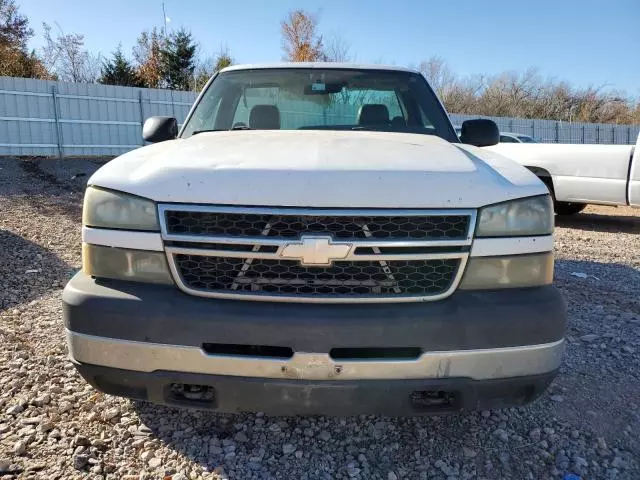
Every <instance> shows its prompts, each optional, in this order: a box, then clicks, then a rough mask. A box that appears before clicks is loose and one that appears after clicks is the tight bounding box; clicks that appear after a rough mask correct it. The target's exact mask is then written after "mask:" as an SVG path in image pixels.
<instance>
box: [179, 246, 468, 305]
mask: <svg viewBox="0 0 640 480" xmlns="http://www.w3.org/2000/svg"><path fill="white" fill-rule="evenodd" d="M175 262H176V266H177V270H178V272H179V274H180V276H181V278H182V281H183V282H184V284H185V285H186V286H187V287H188V288H190V289H194V290H199V291H207V292H220V293H237V294H267V295H286V296H298V295H304V296H311V297H313V296H324V295H328V296H334V297H335V296H342V297H358V296H359V297H362V296H397V295H410V296H429V295H437V294H441V293H444V292H446V291H447V290H448V289H449V288H450V286H451V284H452V283H453V280H454V278H455V275H456V272H457V270H458V268H459V265H460V259H429V260H393V261H382V262H381V261H358V262H351V261H341V262H335V263H334V264H333V265H331V266H328V267H316V266H314V267H306V266H304V265H301V264H300V263H299V262H297V261H295V260H271V259H268V260H267V259H257V258H253V259H242V258H227V257H212V256H204V255H182V254H178V255H176V256H175Z"/></svg>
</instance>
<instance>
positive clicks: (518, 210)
mask: <svg viewBox="0 0 640 480" xmlns="http://www.w3.org/2000/svg"><path fill="white" fill-rule="evenodd" d="M551 233H553V202H552V201H551V197H550V196H549V195H541V196H539V197H531V198H524V199H521V200H512V201H510V202H504V203H499V204H497V205H491V206H488V207H485V208H482V209H480V215H479V218H478V229H477V232H476V237H510V236H526V235H549V234H551Z"/></svg>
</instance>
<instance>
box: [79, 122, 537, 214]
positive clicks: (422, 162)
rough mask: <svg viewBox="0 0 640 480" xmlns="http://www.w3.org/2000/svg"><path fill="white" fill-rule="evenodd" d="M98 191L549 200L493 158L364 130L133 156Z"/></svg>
mask: <svg viewBox="0 0 640 480" xmlns="http://www.w3.org/2000/svg"><path fill="white" fill-rule="evenodd" d="M89 184H90V185H96V186H100V187H103V188H109V189H114V190H119V191H123V192H128V193H132V194H135V195H139V196H141V197H146V198H149V199H152V200H155V201H157V202H179V203H203V204H226V205H255V206H258V205H259V206H300V207H353V208H357V207H362V208H477V207H480V206H483V205H488V204H492V203H497V202H502V201H505V200H509V199H513V198H519V197H526V196H531V195H539V194H543V193H546V188H545V187H544V185H543V184H542V183H541V182H540V181H539V180H538V179H537V178H536V177H535V175H533V174H531V173H530V172H528V171H527V170H526V169H525V168H523V167H521V166H520V165H518V164H517V163H515V162H513V161H511V160H508V159H506V158H505V157H502V156H500V155H499V154H497V153H494V152H490V151H487V150H481V149H478V148H475V147H470V146H467V145H460V144H450V143H448V142H447V141H445V140H443V139H441V138H439V137H436V136H431V135H418V134H403V133H383V132H355V131H348V132H336V131H331V132H327V131H299V130H298V131H232V132H210V133H200V134H198V135H194V136H192V137H190V138H187V139H177V140H172V141H168V142H163V143H158V144H155V145H151V146H148V147H143V148H140V149H137V150H133V151H131V152H129V153H126V154H124V155H122V156H120V157H118V158H116V159H114V160H112V161H111V162H109V163H108V164H106V165H105V166H103V167H102V168H101V169H100V170H98V171H97V172H96V173H95V174H94V175H93V176H92V177H91V178H90V179H89Z"/></svg>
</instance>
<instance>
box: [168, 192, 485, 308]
mask: <svg viewBox="0 0 640 480" xmlns="http://www.w3.org/2000/svg"><path fill="white" fill-rule="evenodd" d="M158 208H159V219H160V225H161V231H162V237H163V240H164V245H165V251H166V254H167V259H168V263H169V266H170V269H171V272H172V275H173V277H174V280H175V281H176V284H177V286H178V287H179V288H180V289H181V290H183V291H184V292H186V293H189V294H191V295H197V296H203V297H214V298H226V299H242V300H253V301H281V302H310V303H382V302H388V303H390V302H420V301H433V300H439V299H442V298H445V297H447V296H449V295H451V294H452V293H453V292H454V291H455V289H456V288H457V286H458V284H459V282H460V279H461V278H462V274H463V273H464V268H465V265H466V262H467V258H468V255H469V250H470V246H471V242H472V239H473V232H474V230H475V223H476V211H475V210H472V209H464V210H463V209H456V210H410V209H403V210H397V209H384V210H371V209H309V208H295V207H292V208H265V207H234V206H209V205H191V204H161V205H159V207H158ZM173 212H196V213H206V214H207V218H208V219H209V221H210V220H211V219H212V217H211V216H212V215H215V214H220V215H223V216H225V218H227V219H228V218H229V216H233V215H241V216H242V219H243V221H246V220H247V219H248V220H251V218H252V216H253V215H255V216H260V220H261V219H262V218H265V216H273V217H274V218H277V219H278V221H280V222H281V223H282V219H285V220H288V218H295V222H298V224H299V223H300V221H302V222H305V218H309V221H308V223H307V225H318V223H314V222H316V220H317V219H318V218H332V217H333V218H336V219H337V220H336V221H335V222H333V223H332V224H334V225H341V227H340V228H341V229H342V228H343V227H342V226H343V225H345V221H344V219H345V218H351V219H354V218H355V219H368V220H371V219H373V220H374V221H375V220H376V219H382V218H383V219H384V221H385V223H386V225H389V224H390V223H389V219H391V224H393V222H394V220H393V219H394V218H400V219H401V221H402V222H403V224H406V223H407V222H406V221H405V219H409V222H408V223H410V224H411V225H420V224H421V222H420V221H419V220H418V219H419V218H420V217H423V218H424V220H425V222H426V223H425V225H440V226H443V227H444V228H446V223H447V222H446V220H447V219H450V220H451V221H453V222H456V226H455V228H454V229H453V230H456V232H458V233H459V232H460V231H461V230H460V225H461V223H460V222H461V218H463V219H464V220H465V223H466V232H463V233H464V235H463V236H461V235H456V236H455V237H454V238H447V237H446V236H442V235H438V236H433V235H430V236H429V235H426V234H425V236H424V237H422V238H419V237H417V236H415V235H413V234H412V235H413V236H411V237H409V238H394V237H393V235H385V237H384V238H380V237H378V238H376V237H374V236H373V235H372V232H371V230H369V228H368V226H367V224H364V223H363V224H362V225H361V227H362V232H363V234H362V236H361V237H358V236H356V235H354V236H353V238H349V237H343V236H338V237H336V235H335V233H336V232H335V231H333V232H332V231H327V232H325V231H322V230H320V231H318V232H317V234H316V232H315V231H311V232H309V230H308V229H305V230H303V231H301V232H300V233H299V234H298V235H297V236H295V237H294V236H293V235H292V234H291V232H289V231H287V234H288V235H286V236H269V231H270V229H269V222H267V224H266V225H265V226H264V227H265V228H263V230H262V231H261V232H260V235H228V234H225V235H208V234H202V233H200V232H198V233H196V234H193V233H185V232H181V233H175V232H174V231H175V229H173V228H168V223H169V222H168V221H167V219H168V218H171V216H172V215H173V216H174V218H175V215H174V214H173ZM183 218H184V216H183ZM195 218H197V216H195ZM295 222H293V223H295ZM171 230H174V231H171ZM343 230H344V231H355V230H354V229H353V228H352V226H349V227H347V228H346V229H343ZM383 230H384V229H382V228H378V231H383ZM225 233H229V232H225ZM233 233H243V232H233ZM252 233H255V232H252ZM413 237H415V238H413ZM307 241H310V243H311V245H317V244H319V243H321V244H322V245H324V246H325V247H326V246H327V245H329V246H330V247H329V250H328V251H329V252H332V251H333V250H332V249H333V248H335V247H334V246H338V245H340V246H344V245H345V244H346V245H348V246H349V247H348V248H341V249H338V248H336V249H335V250H336V251H338V253H337V255H338V256H337V257H336V258H331V253H329V254H328V255H327V256H326V258H325V259H324V260H326V262H325V261H324V260H320V262H322V263H317V262H318V261H319V260H318V259H317V258H316V257H317V256H312V261H313V263H304V262H305V261H306V259H305V258H303V257H300V258H294V257H291V256H289V255H288V254H287V252H289V251H291V250H292V248H291V247H292V246H296V245H300V244H306V243H307ZM285 249H286V250H285ZM320 256H321V257H322V254H321V255H320ZM204 257H217V258H211V259H207V258H204ZM185 259H189V260H190V261H191V263H189V264H185ZM198 259H200V260H198ZM200 261H202V262H204V263H205V264H206V265H208V267H209V270H206V269H205V270H203V269H202V267H201V266H200V265H197V264H196V263H197V262H200ZM434 261H436V262H434ZM437 261H440V262H437ZM194 262H196V263H194ZM253 262H255V266H254V267H255V268H254V269H252V263H253ZM240 263H241V264H242V266H240V267H239V264H240ZM218 264H224V266H225V268H226V269H227V270H226V271H225V275H227V277H228V276H229V275H233V276H234V277H233V278H234V280H235V281H233V282H230V279H231V277H229V278H227V284H229V283H231V284H230V285H228V287H227V288H222V289H210V288H206V287H212V286H215V287H220V286H221V285H220V284H219V282H217V281H215V278H214V277H212V276H211V275H208V274H206V273H203V272H207V271H208V272H211V273H212V274H215V275H217V274H218V273H219V272H218V271H217V270H215V268H213V267H214V266H215V265H218ZM185 265H187V266H188V268H195V269H196V270H195V272H196V273H197V274H202V275H203V276H204V277H206V281H201V280H203V279H202V278H200V279H196V281H194V279H195V276H194V275H195V273H194V270H191V271H189V270H188V268H187V267H185ZM230 265H231V266H230ZM265 265H266V266H265ZM372 265H379V273H378V274H377V275H376V274H373V273H372V274H371V278H364V277H363V275H362V272H363V271H366V272H371V270H363V269H365V268H367V267H371V266H372ZM452 265H455V268H452ZM274 266H275V267H274ZM272 267H274V268H272ZM285 267H286V268H285ZM211 268H213V269H211ZM408 268H416V269H417V270H416V271H415V274H414V275H412V276H411V277H409V273H408V272H409V270H407V269H408ZM420 268H426V269H427V270H420ZM394 269H395V270H394ZM429 269H430V270H429ZM394 271H395V272H397V273H396V275H397V276H398V279H396V278H395V277H394ZM427 271H430V272H432V273H433V274H434V275H436V277H433V278H432V277H428V276H425V275H427V273H426V272H427ZM227 272H230V273H227ZM247 272H249V273H247ZM260 272H262V273H263V274H264V275H262V276H261V275H260ZM278 272H279V273H282V275H278V274H277V273H278ZM443 272H446V273H447V274H450V276H451V278H450V282H445V281H444V278H443V277H442V275H444V273H443ZM380 274H384V275H385V276H386V277H387V278H386V279H384V280H383V279H381V277H380ZM314 275H315V278H312V276H314ZM421 275H422V276H421ZM437 275H440V277H437ZM376 279H377V280H376ZM401 279H405V280H406V281H405V283H404V284H400V283H399V282H400V280H401ZM408 279H411V281H410V282H409V283H407V282H408ZM288 281H290V282H288ZM423 281H424V282H423ZM341 282H342V283H341ZM376 282H377V283H376ZM287 283H289V285H288V286H287ZM421 283H424V285H423V288H422V290H421V289H420V288H418V287H419V285H420V284H421ZM403 285H404V287H403ZM407 285H410V286H411V288H408V287H407ZM434 285H439V286H440V287H442V288H440V289H437V288H435V287H434ZM343 287H344V288H343ZM367 288H369V289H370V290H369V293H368V294H367V293H364V292H365V291H366V289H367ZM403 289H404V290H406V291H408V292H410V293H403ZM411 292H412V293H411Z"/></svg>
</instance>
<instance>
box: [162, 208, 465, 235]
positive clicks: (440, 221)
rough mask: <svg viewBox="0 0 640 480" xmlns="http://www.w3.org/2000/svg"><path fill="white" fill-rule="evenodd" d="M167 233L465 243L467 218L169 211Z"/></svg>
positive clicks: (166, 215)
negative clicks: (318, 236)
mask: <svg viewBox="0 0 640 480" xmlns="http://www.w3.org/2000/svg"><path fill="white" fill-rule="evenodd" d="M165 220H166V228H167V232H168V233H169V234H179V235H207V236H218V235H222V236H246V237H256V236H260V235H262V236H266V237H276V238H290V239H297V238H299V237H300V235H302V234H320V235H331V236H332V237H334V238H340V239H363V238H375V239H398V240H399V239H407V240H410V239H414V240H415V239H464V238H466V237H467V234H468V232H469V220H470V217H469V215H425V216H390V215H389V216H362V215H335V216H334V215H330V216H329V215H313V214H312V215H296V214H291V215H282V214H276V215H271V214H254V213H228V212H201V211H177V210H166V211H165Z"/></svg>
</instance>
